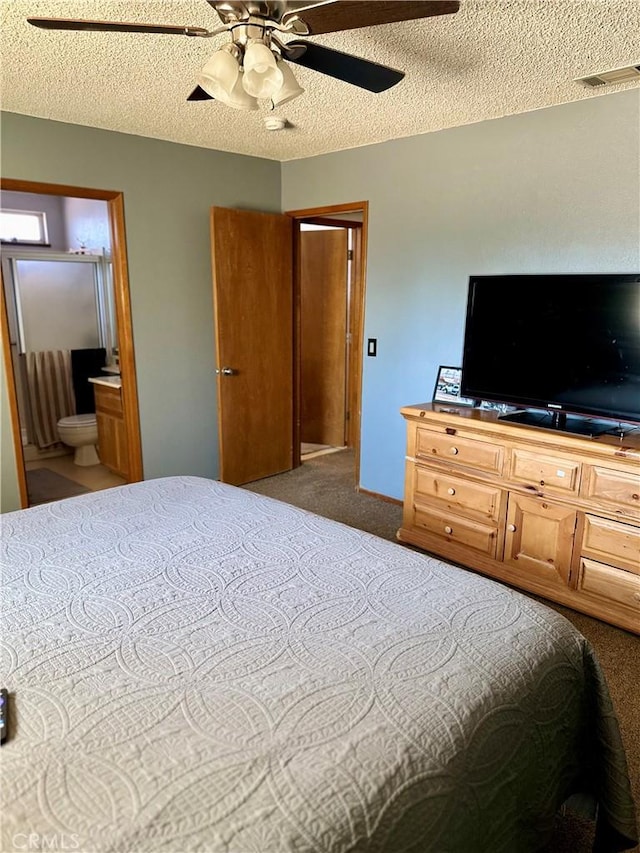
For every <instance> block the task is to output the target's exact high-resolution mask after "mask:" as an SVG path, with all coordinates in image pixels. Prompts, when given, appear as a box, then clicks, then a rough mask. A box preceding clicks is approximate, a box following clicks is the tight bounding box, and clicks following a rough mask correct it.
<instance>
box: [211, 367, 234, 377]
mask: <svg viewBox="0 0 640 853" xmlns="http://www.w3.org/2000/svg"><path fill="white" fill-rule="evenodd" d="M216 373H217V374H222V376H233V374H234V373H235V370H234V369H233V367H216Z"/></svg>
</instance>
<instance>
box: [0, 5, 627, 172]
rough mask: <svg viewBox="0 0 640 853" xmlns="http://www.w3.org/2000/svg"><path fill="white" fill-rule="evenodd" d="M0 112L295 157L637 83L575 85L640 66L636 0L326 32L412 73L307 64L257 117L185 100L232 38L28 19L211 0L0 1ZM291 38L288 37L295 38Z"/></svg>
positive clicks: (186, 17)
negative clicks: (363, 72) (370, 79)
mask: <svg viewBox="0 0 640 853" xmlns="http://www.w3.org/2000/svg"><path fill="white" fill-rule="evenodd" d="M0 15H1V16H2V18H1V36H0V55H1V57H2V60H1V61H2V108H3V109H4V110H6V111H9V112H16V113H23V114H26V115H32V116H39V117H42V118H48V119H54V120H56V121H62V122H70V123H73V124H82V125H89V126H92V127H99V128H106V129H109V130H116V131H121V132H123V133H131V134H136V135H138V136H148V137H153V138H157V139H165V140H171V141H173V142H181V143H184V144H187V145H197V146H201V147H204V148H215V149H219V150H222V151H234V152H237V153H240V154H250V155H255V156H259V157H267V158H269V159H273V160H292V159H297V158H300V157H308V156H312V155H315V154H321V153H325V152H330V151H337V150H342V149H345V148H354V147H357V146H360V145H366V144H369V143H374V142H382V141H385V140H388V139H395V138H398V137H402V136H411V135H414V134H419V133H427V132H430V131H435V130H440V129H443V128H448V127H455V126H459V125H464V124H470V123H472V122H478V121H482V120H484V119H491V118H496V117H499V116H504V115H511V114H514V113H521V112H526V111H529V110H535V109H539V108H541V107H546V106H551V105H553V104H561V103H566V102H568V101H576V100H580V99H582V98H590V97H598V96H599V95H600V94H601V93H604V92H611V91H617V90H621V89H628V88H633V87H636V88H637V87H638V85H639V84H638V82H632V83H623V84H618V85H615V86H608V87H606V88H601V89H597V90H592V89H588V88H585V87H584V86H582V85H581V84H579V83H576V82H574V79H575V78H576V77H582V76H586V75H589V74H593V73H596V72H598V71H604V70H607V69H610V68H616V67H619V66H624V65H632V64H639V63H640V39H639V36H640V0H462V2H461V8H460V11H459V12H458V13H457V14H454V15H447V16H445V17H440V18H427V19H424V20H422V21H417V22H411V21H410V22H403V23H400V24H386V25H384V26H378V27H369V28H365V29H358V30H351V31H349V32H341V33H333V34H330V35H319V36H314V37H312V38H311V40H312V41H314V42H317V43H318V44H322V45H326V46H327V47H332V48H335V49H337V50H342V51H346V52H349V53H355V54H357V55H359V56H362V57H365V58H367V59H372V60H374V61H376V62H380V63H382V64H385V65H389V66H392V67H394V68H399V69H402V70H404V71H405V72H406V77H405V78H404V80H403V81H402V82H401V83H399V84H398V85H397V86H395V87H394V88H392V89H390V90H388V91H387V92H384V93H382V94H372V93H370V92H366V91H364V90H362V89H359V88H356V87H355V86H350V85H348V84H347V83H342V82H340V81H338V80H334V79H332V78H330V77H326V76H324V75H321V74H318V73H317V72H314V71H310V70H308V69H306V68H302V67H300V66H292V68H293V70H294V73H295V75H296V77H297V78H298V81H299V82H300V84H301V85H302V87H303V88H304V89H306V92H305V94H304V95H302V96H301V97H299V98H297V99H296V100H294V101H291V102H290V103H288V104H285V105H284V106H282V107H280V108H278V110H277V111H276V113H277V114H278V115H282V116H283V117H285V118H286V119H287V120H288V123H289V124H290V125H291V126H290V127H288V128H287V129H285V130H283V131H278V132H272V131H268V130H266V129H265V127H264V123H263V118H264V116H265V115H266V114H267V113H268V109H267V105H266V104H265V105H264V109H263V112H262V114H261V113H259V112H248V113H244V112H240V111H238V110H234V109H231V108H229V107H226V106H224V105H223V104H220V103H218V102H215V101H204V102H187V101H186V98H187V95H188V94H189V93H190V92H191V90H192V89H193V88H194V86H195V78H196V75H197V73H198V71H199V70H200V68H201V67H202V66H203V65H204V63H205V62H206V60H207V59H208V58H209V56H211V54H212V53H213V52H214V51H215V50H217V48H218V47H220V46H221V45H222V44H224V43H225V41H227V40H228V36H226V35H225V34H222V35H219V36H216V37H213V38H211V39H200V38H187V37H185V36H167V35H148V34H130V33H92V32H68V31H64V32H61V31H46V30H40V29H36V28H35V27H32V26H30V25H29V24H27V23H26V20H25V19H26V17H27V16H41V17H71V18H93V19H98V20H115V21H118V20H119V21H137V22H145V23H165V24H179V25H187V26H197V27H205V28H207V29H214V28H215V27H216V26H218V25H219V19H218V16H217V14H216V13H215V12H214V11H213V9H212V8H211V7H210V6H209V5H208V4H207V2H206V0H145V2H138V0H0ZM285 40H287V38H285Z"/></svg>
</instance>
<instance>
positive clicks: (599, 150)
mask: <svg viewBox="0 0 640 853" xmlns="http://www.w3.org/2000/svg"><path fill="white" fill-rule="evenodd" d="M639 128H640V91H638V90H637V89H634V90H627V91H625V92H620V93H616V94H610V95H605V96H599V97H594V98H591V99H588V100H582V101H578V102H576V103H571V104H566V105H562V106H558V107H553V108H549V109H545V110H538V111H535V112H530V113H526V114H523V115H518V116H511V117H507V118H501V119H496V120H494V121H487V122H482V123H480V124H475V125H469V126H466V127H460V128H456V129H452V130H446V131H440V132H438V133H431V134H426V135H423V136H415V137H410V138H407V139H401V140H395V141H391V142H386V143H382V144H379V145H372V146H367V147H365V148H358V149H353V150H349V151H343V152H339V153H335V154H328V155H324V156H321V157H313V158H310V159H305V160H297V161H291V162H287V163H284V164H283V167H282V208H283V210H295V209H301V208H308V207H316V206H320V205H327V204H339V203H346V202H351V201H357V200H364V199H366V200H368V201H369V203H370V208H369V217H370V218H369V251H368V264H367V298H366V315H365V334H364V338H365V340H366V339H367V338H368V337H372V338H377V339H378V355H377V357H376V358H369V357H365V358H364V371H363V407H362V456H361V471H360V484H361V486H362V487H363V488H365V489H368V490H370V491H372V492H377V493H379V494H384V495H389V496H392V497H394V498H401V497H402V491H403V474H404V471H403V457H404V442H405V429H404V421H403V419H402V417H401V416H400V414H399V411H398V410H399V408H400V407H401V406H403V405H406V404H411V403H420V402H423V401H426V400H430V399H431V395H432V392H433V386H434V383H435V377H436V372H437V368H438V366H439V365H441V364H445V365H459V364H461V360H462V344H463V335H464V318H465V309H466V291H467V282H468V277H469V275H470V274H472V273H473V274H495V273H518V272H521V273H533V272H572V271H577V272H586V271H594V272H595V271H597V272H625V271H626V272H632V271H633V272H635V271H638V270H640V134H639V133H638V129H639ZM514 310H517V295H516V294H514ZM538 345H540V346H544V345H545V337H544V334H541V337H540V341H539V342H538Z"/></svg>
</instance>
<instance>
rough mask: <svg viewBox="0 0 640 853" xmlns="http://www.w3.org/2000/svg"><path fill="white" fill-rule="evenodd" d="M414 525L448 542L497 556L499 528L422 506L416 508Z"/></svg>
mask: <svg viewBox="0 0 640 853" xmlns="http://www.w3.org/2000/svg"><path fill="white" fill-rule="evenodd" d="M413 524H414V526H415V527H417V528H421V529H422V530H426V531H428V532H429V533H432V534H434V535H435V536H439V537H441V538H442V539H444V540H445V541H447V542H455V543H457V544H458V545H465V546H466V547H467V548H474V549H475V550H476V551H482V553H483V554H488V555H489V556H490V557H495V555H496V542H497V540H498V528H497V526H494V525H488V524H481V523H480V522H476V521H471V519H469V518H461V517H460V516H458V515H455V514H454V513H447V512H440V511H439V510H437V509H435V508H433V507H429V508H427V507H423V506H420V505H416V506H415V507H414V514H413Z"/></svg>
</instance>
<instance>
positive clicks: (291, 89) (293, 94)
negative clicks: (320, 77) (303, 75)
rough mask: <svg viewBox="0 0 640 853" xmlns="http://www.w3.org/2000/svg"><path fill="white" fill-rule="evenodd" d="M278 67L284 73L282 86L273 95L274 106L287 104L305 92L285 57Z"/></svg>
mask: <svg viewBox="0 0 640 853" xmlns="http://www.w3.org/2000/svg"><path fill="white" fill-rule="evenodd" d="M278 68H279V70H280V72H281V74H282V86H281V87H280V89H279V91H278V92H276V94H275V95H273V97H272V101H273V106H274V107H279V106H281V105H282V104H286V103H287V102H288V101H292V100H293V99H294V98H297V97H298V95H302V94H303V93H304V89H303V88H302V87H301V86H300V84H299V83H298V81H297V80H296V78H295V75H294V73H293V71H292V70H291V68H289V66H288V65H287V63H286V62H285V61H284V60H283V59H280V60H279V61H278Z"/></svg>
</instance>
